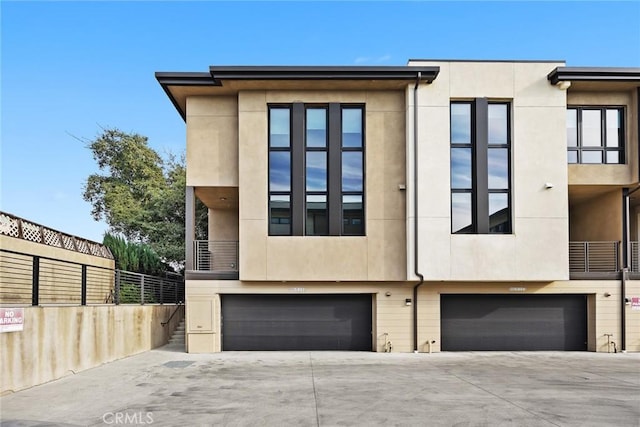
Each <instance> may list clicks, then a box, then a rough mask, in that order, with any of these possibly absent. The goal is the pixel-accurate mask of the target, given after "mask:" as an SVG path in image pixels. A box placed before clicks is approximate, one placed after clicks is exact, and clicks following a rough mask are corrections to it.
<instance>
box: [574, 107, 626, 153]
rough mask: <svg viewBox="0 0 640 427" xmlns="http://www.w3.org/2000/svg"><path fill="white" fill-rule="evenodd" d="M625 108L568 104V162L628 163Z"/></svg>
mask: <svg viewBox="0 0 640 427" xmlns="http://www.w3.org/2000/svg"><path fill="white" fill-rule="evenodd" d="M624 147H625V144H624V108H623V107H601V106H585V107H568V108H567V161H568V162H569V163H582V164H624V162H625V156H624Z"/></svg>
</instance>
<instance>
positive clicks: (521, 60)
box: [408, 58, 567, 64]
mask: <svg viewBox="0 0 640 427" xmlns="http://www.w3.org/2000/svg"><path fill="white" fill-rule="evenodd" d="M412 61H423V62H475V63H478V62H480V63H482V62H488V63H493V62H496V63H515V62H522V63H537V64H545V63H556V62H557V63H561V64H564V63H566V62H567V61H565V60H564V59H432V58H426V59H425V58H411V59H409V60H408V62H412Z"/></svg>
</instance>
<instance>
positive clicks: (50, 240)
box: [43, 228, 62, 248]
mask: <svg viewBox="0 0 640 427" xmlns="http://www.w3.org/2000/svg"><path fill="white" fill-rule="evenodd" d="M43 231H44V242H45V243H46V244H47V245H49V246H55V247H57V248H61V247H62V242H61V241H60V233H58V232H57V231H53V230H49V229H48V228H45V229H44V230H43Z"/></svg>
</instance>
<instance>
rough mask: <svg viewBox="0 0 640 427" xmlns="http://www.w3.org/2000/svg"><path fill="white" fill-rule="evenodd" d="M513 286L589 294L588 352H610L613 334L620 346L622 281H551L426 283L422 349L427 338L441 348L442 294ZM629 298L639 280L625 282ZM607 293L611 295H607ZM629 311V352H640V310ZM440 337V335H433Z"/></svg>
mask: <svg viewBox="0 0 640 427" xmlns="http://www.w3.org/2000/svg"><path fill="white" fill-rule="evenodd" d="M510 288H517V289H519V290H520V289H522V288H524V289H525V290H524V291H518V292H517V293H524V294H530V293H539V294H542V293H544V294H583V295H589V296H591V298H589V302H590V303H592V304H594V307H592V308H593V309H594V310H593V311H591V310H588V317H589V319H588V320H587V325H588V331H587V334H588V337H587V338H588V343H587V347H588V349H589V351H598V352H607V337H606V336H605V335H604V334H609V333H611V334H613V338H612V339H613V341H615V342H616V343H617V345H618V348H619V349H620V333H621V321H620V319H621V314H620V313H621V309H620V305H621V303H620V298H621V295H620V281H619V280H600V281H597V280H572V281H557V282H551V283H536V282H529V283H522V282H511V283H483V284H480V283H463V282H460V283H425V284H424V285H423V286H422V287H421V288H420V291H419V297H418V310H419V313H420V314H419V322H418V343H419V348H420V351H426V350H425V349H426V345H425V343H426V342H427V340H433V339H435V340H436V341H437V342H436V343H435V344H433V345H432V349H433V350H434V351H440V339H439V337H440V320H439V319H440V295H441V294H476V293H487V294H512V293H514V292H512V291H510ZM626 288H627V292H626V294H627V297H630V296H640V281H628V282H627V283H626ZM605 293H609V294H610V296H609V297H606V296H605ZM625 312H626V318H627V319H626V320H627V322H626V325H627V327H626V329H627V330H626V340H627V341H626V345H627V351H633V352H637V351H640V310H632V309H631V306H630V305H627V306H625ZM434 337H438V338H434Z"/></svg>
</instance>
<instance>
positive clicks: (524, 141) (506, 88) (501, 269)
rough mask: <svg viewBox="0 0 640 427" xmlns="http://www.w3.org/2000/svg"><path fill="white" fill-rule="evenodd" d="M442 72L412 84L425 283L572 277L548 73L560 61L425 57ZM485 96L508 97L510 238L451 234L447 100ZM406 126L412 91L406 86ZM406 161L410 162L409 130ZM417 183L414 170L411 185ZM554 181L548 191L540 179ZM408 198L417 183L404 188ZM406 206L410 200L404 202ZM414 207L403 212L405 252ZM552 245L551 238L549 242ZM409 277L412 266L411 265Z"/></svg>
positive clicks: (561, 123)
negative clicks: (415, 103)
mask: <svg viewBox="0 0 640 427" xmlns="http://www.w3.org/2000/svg"><path fill="white" fill-rule="evenodd" d="M410 65H437V66H440V74H439V76H438V78H437V79H436V80H435V81H434V82H433V83H432V84H430V85H426V84H425V85H421V86H420V88H419V90H418V92H419V93H418V96H419V99H418V110H419V113H418V114H419V117H418V120H419V123H418V163H419V170H418V181H419V190H418V191H419V194H418V200H419V212H418V230H419V231H418V235H419V248H418V254H419V259H418V267H419V271H420V272H421V273H422V274H423V275H424V276H425V279H426V280H479V281H493V280H504V281H507V280H522V281H539V280H560V279H568V277H569V268H568V265H569V264H568V230H569V224H568V202H567V197H568V196H567V160H566V156H567V154H566V140H565V138H566V136H565V134H566V131H565V127H566V113H565V110H566V92H564V91H562V90H559V89H558V88H556V87H554V86H552V85H550V84H549V82H548V80H547V74H548V73H549V72H550V71H552V70H553V69H554V68H555V67H557V66H559V65H562V64H561V63H518V62H495V63H477V62H423V61H415V62H412V63H410ZM475 97H486V98H489V99H490V100H508V101H511V103H512V111H511V113H512V152H511V158H512V162H511V164H512V180H511V191H512V220H513V222H512V224H513V233H512V234H509V235H457V234H451V214H450V209H451V196H450V191H451V189H450V171H449V169H450V136H449V134H450V127H449V122H450V120H449V106H450V102H451V100H452V99H454V100H455V99H471V98H475ZM407 105H408V108H407V113H408V121H409V126H410V127H411V126H412V125H413V124H412V121H413V119H412V117H411V112H412V110H413V88H412V87H410V88H408V89H407ZM407 136H408V138H407V147H408V148H407V164H408V165H412V164H413V159H414V154H413V153H414V149H413V144H414V141H413V136H412V134H411V132H408V135H407ZM412 181H413V170H412V168H410V169H409V170H408V174H407V182H408V183H411V182H412ZM547 182H550V183H552V184H553V185H554V187H553V188H552V189H546V188H545V183H547ZM407 197H408V198H409V200H412V197H413V190H412V189H410V191H408V192H407ZM410 203H411V202H410ZM414 219H415V218H414V214H413V209H412V208H411V207H410V208H409V209H407V235H408V239H409V247H408V258H409V259H410V260H412V259H413V251H414V248H413V244H412V242H411V239H412V237H411V236H412V235H413V223H414ZM551 241H552V242H554V244H553V245H549V242H551ZM407 267H408V274H409V277H414V275H413V269H414V266H413V263H412V262H410V263H409V264H408V266H407Z"/></svg>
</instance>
